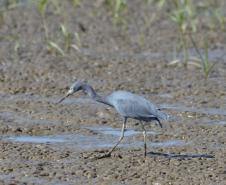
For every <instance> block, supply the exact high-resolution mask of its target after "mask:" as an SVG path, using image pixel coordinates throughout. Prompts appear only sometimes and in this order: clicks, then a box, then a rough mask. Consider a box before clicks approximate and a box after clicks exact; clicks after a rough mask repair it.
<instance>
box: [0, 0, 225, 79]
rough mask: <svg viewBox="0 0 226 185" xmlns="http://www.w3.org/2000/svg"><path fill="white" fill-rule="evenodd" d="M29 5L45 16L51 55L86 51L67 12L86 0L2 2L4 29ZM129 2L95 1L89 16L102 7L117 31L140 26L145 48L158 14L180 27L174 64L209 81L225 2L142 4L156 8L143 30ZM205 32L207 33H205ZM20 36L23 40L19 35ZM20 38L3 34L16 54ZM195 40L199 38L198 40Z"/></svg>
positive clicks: (43, 23)
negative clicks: (8, 16) (11, 15)
mask: <svg viewBox="0 0 226 185" xmlns="http://www.w3.org/2000/svg"><path fill="white" fill-rule="evenodd" d="M28 2H29V6H30V4H32V3H33V5H34V6H35V8H36V9H37V12H38V14H39V15H40V17H41V19H40V20H41V26H40V27H42V28H43V38H44V41H45V44H46V47H47V48H48V51H50V53H55V54H58V55H61V56H66V55H67V54H68V53H70V51H71V49H74V50H76V51H80V49H81V48H82V44H81V36H82V32H85V31H86V29H83V28H82V29H81V28H80V31H81V33H80V31H79V28H76V29H75V28H71V27H70V21H72V19H71V17H72V16H71V12H68V11H67V8H68V6H70V7H73V8H74V10H75V9H76V8H79V7H82V6H83V3H85V1H82V0H65V1H61V0H26V1H25V0H24V1H22V0H8V1H7V0H5V1H2V4H1V5H2V6H1V8H0V26H2V25H3V24H4V18H5V13H7V11H9V10H11V9H12V8H17V7H19V6H20V5H22V4H23V5H24V4H26V3H28ZM129 3H130V1H129V0H94V1H93V7H91V8H92V10H91V11H90V12H87V14H91V15H94V16H98V15H100V14H98V13H97V12H98V11H99V10H98V8H99V7H100V6H102V7H104V8H105V10H106V12H105V13H106V17H107V19H105V20H109V19H108V18H110V20H111V21H112V22H111V23H112V24H113V25H114V26H115V27H114V29H117V28H120V27H123V26H125V25H129V24H130V22H131V23H134V24H135V25H137V28H135V29H137V30H135V31H134V30H132V32H138V33H137V35H136V38H135V40H136V44H138V45H139V47H140V48H141V49H142V48H145V46H146V36H147V34H148V31H147V30H148V29H151V26H152V25H151V24H152V23H153V22H155V20H157V19H158V18H159V17H160V16H158V15H161V20H163V19H164V20H168V21H169V22H170V23H171V24H172V25H173V26H174V28H176V29H175V30H176V31H177V33H178V34H177V38H176V39H175V40H176V44H174V43H172V48H173V49H174V54H175V56H174V60H173V61H172V62H171V63H173V64H181V65H182V66H184V67H187V66H188V64H189V65H190V64H194V65H196V66H198V67H201V68H202V70H203V73H204V76H205V78H206V79H207V78H208V77H209V75H210V73H211V71H212V69H213V67H214V64H215V63H213V62H211V61H209V51H210V47H211V42H209V41H208V39H209V38H211V33H216V32H219V31H221V32H224V31H225V29H226V20H225V19H226V17H225V14H224V7H225V3H224V1H223V0H222V1H220V0H218V1H211V0H199V1H195V0H172V1H168V0H143V1H142V2H139V5H142V3H143V4H144V5H145V6H146V8H148V7H151V8H153V7H156V10H155V13H154V14H148V12H141V13H140V14H142V15H143V17H142V20H141V21H143V27H142V23H141V24H140V22H139V23H137V22H136V21H137V20H136V19H135V18H134V17H132V16H131V17H129V16H130V15H131V12H130V11H131V10H130V6H129V5H130V4H129ZM137 4H138V3H137ZM3 5H4V6H3ZM222 5H224V6H222ZM95 8H96V9H95ZM92 11H93V12H92ZM133 11H134V10H133ZM137 11H138V12H139V7H137ZM74 12H76V11H74ZM94 12H96V14H95V13H94ZM145 13H146V14H147V15H146V16H145V15H144V14H145ZM53 18H58V20H60V21H59V23H58V24H57V25H53V24H52V23H51V19H53ZM78 27H79V26H78ZM204 30H205V33H203V32H204ZM120 31H121V32H123V31H124V32H125V33H122V35H123V34H124V35H123V36H125V35H126V33H127V32H126V31H127V30H126V29H120ZM130 31H131V30H130ZM121 32H120V33H121ZM200 35H205V37H203V36H201V37H200ZM17 37H18V38H19V36H17ZM128 37H129V36H128ZM18 38H17V39H14V36H7V35H6V36H5V35H2V36H1V38H0V40H7V41H8V40H10V41H12V42H14V51H15V52H17V51H18V50H19V48H20V47H21V43H20V39H18ZM193 38H198V39H195V40H194V39H193ZM129 39H130V38H128V40H129ZM191 48H194V49H195V51H196V53H197V55H198V57H199V59H198V60H197V59H195V62H194V58H195V57H194V56H192V55H191V52H190V50H191ZM201 51H203V52H201ZM179 54H182V58H179V57H178V56H181V55H179Z"/></svg>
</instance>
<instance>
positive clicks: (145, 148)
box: [140, 122, 147, 157]
mask: <svg viewBox="0 0 226 185" xmlns="http://www.w3.org/2000/svg"><path fill="white" fill-rule="evenodd" d="M140 123H141V127H142V129H143V136H144V156H145V157H146V156H147V144H146V134H147V132H146V130H145V127H144V124H143V123H142V122H140Z"/></svg>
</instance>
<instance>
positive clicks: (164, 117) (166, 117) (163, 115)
mask: <svg viewBox="0 0 226 185" xmlns="http://www.w3.org/2000/svg"><path fill="white" fill-rule="evenodd" d="M156 117H157V118H159V119H161V120H169V119H170V117H171V116H170V115H169V114H167V113H165V112H162V111H159V110H158V112H157V116H156Z"/></svg>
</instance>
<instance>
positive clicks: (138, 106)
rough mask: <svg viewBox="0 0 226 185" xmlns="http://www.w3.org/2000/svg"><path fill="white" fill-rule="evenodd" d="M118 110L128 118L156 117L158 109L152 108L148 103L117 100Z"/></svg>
mask: <svg viewBox="0 0 226 185" xmlns="http://www.w3.org/2000/svg"><path fill="white" fill-rule="evenodd" d="M115 108H116V110H117V111H118V112H119V113H120V114H121V115H122V116H126V117H134V118H139V117H146V118H151V117H155V116H156V115H155V114H156V112H157V109H156V108H155V107H154V106H150V103H149V102H148V101H141V100H133V99H117V100H116V103H115Z"/></svg>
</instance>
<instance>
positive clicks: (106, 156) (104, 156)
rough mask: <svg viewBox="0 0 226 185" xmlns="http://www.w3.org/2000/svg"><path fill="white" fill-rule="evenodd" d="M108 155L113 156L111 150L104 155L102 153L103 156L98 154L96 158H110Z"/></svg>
mask: <svg viewBox="0 0 226 185" xmlns="http://www.w3.org/2000/svg"><path fill="white" fill-rule="evenodd" d="M108 157H111V152H108V153H105V154H104V155H101V156H97V157H96V158H97V159H103V158H108Z"/></svg>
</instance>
